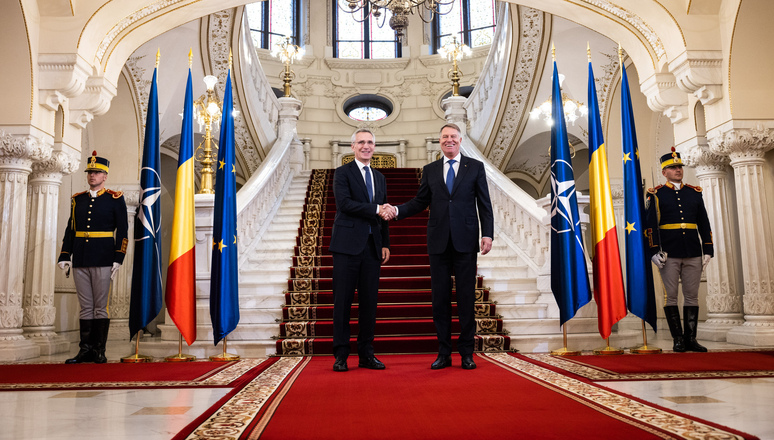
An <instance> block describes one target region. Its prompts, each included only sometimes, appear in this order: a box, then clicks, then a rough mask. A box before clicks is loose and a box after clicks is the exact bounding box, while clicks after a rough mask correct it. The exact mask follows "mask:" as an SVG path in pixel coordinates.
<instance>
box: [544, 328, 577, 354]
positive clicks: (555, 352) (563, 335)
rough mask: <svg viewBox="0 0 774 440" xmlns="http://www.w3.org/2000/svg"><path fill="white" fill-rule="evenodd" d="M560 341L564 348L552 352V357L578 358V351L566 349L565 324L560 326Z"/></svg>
mask: <svg viewBox="0 0 774 440" xmlns="http://www.w3.org/2000/svg"><path fill="white" fill-rule="evenodd" d="M562 341H563V343H564V347H562V348H560V349H559V350H554V351H552V352H551V354H552V355H554V356H578V355H579V354H581V352H580V350H568V349H567V323H565V325H563V326H562Z"/></svg>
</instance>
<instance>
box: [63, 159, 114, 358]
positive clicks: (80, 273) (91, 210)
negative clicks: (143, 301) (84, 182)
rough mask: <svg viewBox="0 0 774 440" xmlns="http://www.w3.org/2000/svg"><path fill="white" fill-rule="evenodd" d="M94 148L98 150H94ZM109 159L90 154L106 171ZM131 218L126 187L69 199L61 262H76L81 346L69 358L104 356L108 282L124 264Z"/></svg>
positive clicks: (93, 166) (91, 168)
mask: <svg viewBox="0 0 774 440" xmlns="http://www.w3.org/2000/svg"><path fill="white" fill-rule="evenodd" d="M95 153H96V152H95ZM108 164H109V162H108V161H107V159H104V158H100V157H97V156H96V155H94V156H92V157H91V158H90V159H89V162H88V163H87V166H86V171H87V172H92V173H97V172H104V173H106V174H107V169H108V168H107V167H108ZM127 233H128V219H127V212H126V202H125V201H124V196H123V193H122V192H120V191H113V190H109V189H105V188H101V189H99V190H97V191H84V192H80V193H77V194H74V195H73V196H72V199H71V200H70V219H69V220H68V221H67V227H66V228H65V232H64V238H63V240H62V251H61V253H60V254H59V262H60V267H63V268H66V269H67V270H68V275H69V266H68V264H71V265H72V268H73V278H74V280H75V289H76V291H77V294H78V302H79V303H80V306H81V312H80V322H79V323H80V337H81V340H80V344H79V346H80V347H81V351H80V352H79V353H78V355H76V357H75V358H72V359H68V360H67V363H81V362H90V361H95V362H98V363H103V362H106V361H107V359H106V358H105V356H104V354H105V344H106V342H107V334H108V329H109V327H110V309H109V300H110V282H111V276H112V273H113V271H114V270H115V269H114V264H115V267H117V266H119V265H121V264H122V263H123V261H124V257H125V256H126V246H127V244H128V239H127Z"/></svg>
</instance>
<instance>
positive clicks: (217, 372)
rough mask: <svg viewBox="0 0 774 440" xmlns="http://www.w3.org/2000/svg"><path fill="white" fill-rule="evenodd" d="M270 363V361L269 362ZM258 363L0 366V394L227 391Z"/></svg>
mask: <svg viewBox="0 0 774 440" xmlns="http://www.w3.org/2000/svg"><path fill="white" fill-rule="evenodd" d="M272 362H273V361H272ZM261 363H262V360H261V359H245V360H240V361H236V362H227V363H223V362H209V361H196V362H149V363H138V364H132V363H126V364H124V363H120V362H108V363H106V364H100V365H98V364H75V365H64V364H62V363H56V364H54V363H50V364H13V365H0V390H13V391H18V390H30V389H80V388H159V387H165V388H166V387H198V386H202V387H228V386H237V385H239V384H241V383H243V382H246V381H249V380H252V379H253V378H255V376H256V375H258V373H260V372H261V371H262V369H261V368H258V367H259V366H260V364H261Z"/></svg>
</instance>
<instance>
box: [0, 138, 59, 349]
mask: <svg viewBox="0 0 774 440" xmlns="http://www.w3.org/2000/svg"><path fill="white" fill-rule="evenodd" d="M50 155H51V146H50V145H44V144H43V143H42V142H41V141H40V140H39V139H37V138H35V137H33V136H29V135H12V134H8V133H6V132H4V131H0V201H1V202H2V203H0V218H2V222H0V253H2V256H3V262H2V264H0V361H17V360H22V359H29V358H33V357H37V356H39V355H40V347H38V346H37V344H35V343H33V342H32V341H30V340H28V339H26V338H25V337H24V335H23V330H22V324H23V322H24V311H23V308H22V301H23V292H24V261H25V259H24V245H25V237H26V230H27V221H26V219H27V179H28V178H29V175H30V172H31V171H32V168H31V167H32V163H33V162H34V161H36V160H45V159H46V158H47V157H50Z"/></svg>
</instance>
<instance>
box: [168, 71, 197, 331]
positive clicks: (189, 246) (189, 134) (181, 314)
mask: <svg viewBox="0 0 774 440" xmlns="http://www.w3.org/2000/svg"><path fill="white" fill-rule="evenodd" d="M193 119H194V118H193V86H192V81H191V69H190V68H189V69H188V82H187V83H186V87H185V102H184V104H183V127H182V129H181V130H180V152H179V155H178V159H177V180H176V184H175V210H174V213H173V219H172V244H171V246H170V249H169V267H168V268H167V288H166V302H167V312H169V316H170V318H172V321H173V322H174V323H175V325H176V326H177V328H178V330H179V331H180V334H181V335H183V338H184V339H185V342H186V343H187V344H188V345H191V344H193V343H194V341H196V259H195V250H194V243H195V234H196V230H195V224H194V217H195V211H194V158H193Z"/></svg>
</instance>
